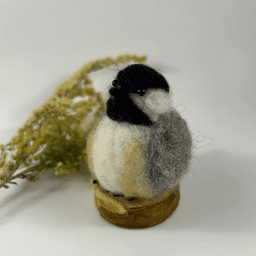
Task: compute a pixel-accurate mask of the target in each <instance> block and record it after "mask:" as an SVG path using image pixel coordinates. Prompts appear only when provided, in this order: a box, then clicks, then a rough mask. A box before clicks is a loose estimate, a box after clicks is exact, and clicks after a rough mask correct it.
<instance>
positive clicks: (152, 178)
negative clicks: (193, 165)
mask: <svg viewBox="0 0 256 256" xmlns="http://www.w3.org/2000/svg"><path fill="white" fill-rule="evenodd" d="M149 137H150V140H149V144H148V154H147V174H148V176H147V177H148V180H149V183H150V187H151V188H152V190H153V193H154V194H160V193H162V192H163V191H166V190H169V189H171V188H173V187H174V186H176V185H177V184H178V182H179V181H180V179H181V177H182V176H183V175H184V174H186V173H187V171H188V168H189V166H190V161H191V156H192V154H191V149H192V137H191V134H190V131H189V128H188V126H187V123H186V121H185V120H184V119H183V118H182V117H181V116H180V114H179V113H178V112H177V111H176V110H175V109H173V110H172V111H171V112H170V113H166V114H162V115H160V117H159V119H158V122H156V123H155V124H154V125H153V126H152V127H151V130H150V135H149Z"/></svg>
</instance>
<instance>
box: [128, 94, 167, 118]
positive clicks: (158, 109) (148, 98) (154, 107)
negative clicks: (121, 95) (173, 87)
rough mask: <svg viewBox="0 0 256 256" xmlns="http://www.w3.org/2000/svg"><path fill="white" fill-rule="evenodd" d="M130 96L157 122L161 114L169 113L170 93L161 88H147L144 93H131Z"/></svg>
mask: <svg viewBox="0 0 256 256" xmlns="http://www.w3.org/2000/svg"><path fill="white" fill-rule="evenodd" d="M130 97H131V99H132V100H133V102H134V103H135V104H136V105H137V106H138V107H139V108H140V109H141V110H142V111H143V112H144V113H145V114H147V115H148V116H149V118H150V119H151V120H152V121H154V122H157V120H158V117H159V116H160V115H161V114H164V113H169V112H170V111H171V110H172V101H171V95H170V94H169V93H168V92H166V91H163V90H162V89H148V90H147V91H146V93H145V95H143V96H140V97H138V95H137V94H135V93H131V94H130Z"/></svg>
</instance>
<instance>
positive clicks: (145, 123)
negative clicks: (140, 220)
mask: <svg viewBox="0 0 256 256" xmlns="http://www.w3.org/2000/svg"><path fill="white" fill-rule="evenodd" d="M106 105H107V106H106V111H105V112H104V113H103V114H102V116H101V118H100V119H99V121H98V123H97V125H95V127H94V129H92V131H91V133H90V135H89V137H88V141H87V156H88V165H89V168H90V171H91V172H92V175H93V177H94V178H95V180H94V183H99V184H100V185H101V186H102V187H103V188H104V189H105V190H106V191H107V192H109V193H112V194H113V195H114V196H123V197H125V198H127V199H128V200H133V199H134V197H138V198H152V197H154V196H156V195H160V194H161V193H163V192H164V191H167V190H169V189H172V188H174V187H175V186H176V185H177V184H178V183H179V181H180V178H181V177H182V176H183V175H184V174H185V173H186V172H187V171H188V168H189V165H190V160H191V149H192V138H191V134H190V131H189V129H188V126H187V123H186V121H185V120H184V119H183V118H182V117H181V116H180V114H179V113H178V112H177V111H176V110H175V109H174V108H173V106H172V101H171V93H170V87H169V85H168V83H167V81H166V79H165V78H164V77H163V76H162V75H161V74H160V73H159V72H157V71H156V70H154V69H153V68H150V67H149V66H146V65H143V64H133V65H129V66H128V67H126V68H124V69H123V70H121V71H119V72H118V74H117V76H116V78H115V80H114V81H113V82H112V86H111V88H110V89H109V99H108V101H107V104H106Z"/></svg>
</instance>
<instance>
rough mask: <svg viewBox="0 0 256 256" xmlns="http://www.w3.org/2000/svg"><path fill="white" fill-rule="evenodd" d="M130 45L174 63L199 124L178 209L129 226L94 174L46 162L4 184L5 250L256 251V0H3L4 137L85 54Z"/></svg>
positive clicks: (174, 79) (0, 113) (167, 72)
mask: <svg viewBox="0 0 256 256" xmlns="http://www.w3.org/2000/svg"><path fill="white" fill-rule="evenodd" d="M125 52H129V53H137V54H147V55H148V58H149V59H148V64H149V65H151V66H153V67H155V68H158V69H160V70H161V71H162V72H163V74H164V76H165V77H166V78H167V80H168V81H169V83H170V85H171V87H172V90H173V94H174V95H173V100H174V103H175V105H176V106H177V108H178V109H179V110H180V111H181V112H182V115H183V117H184V118H186V120H187V121H188V123H189V125H190V127H191V129H192V130H193V132H194V139H195V141H196V145H197V148H198V149H197V150H196V152H195V153H196V157H195V160H194V164H193V166H192V169H191V171H190V173H189V174H188V175H187V176H186V177H185V178H184V180H183V181H182V183H181V200H180V204H179V206H178V208H177V210H176V211H175V213H174V214H173V215H172V216H171V217H170V218H169V219H168V220H166V221H165V222H164V223H162V224H160V225H158V226H155V227H152V228H149V229H144V230H126V229H122V228H118V227H115V226H114V225H112V224H110V223H108V222H106V221H105V220H104V219H102V218H101V217H100V215H99V214H98V212H97V209H96V207H95V204H94V198H93V197H94V193H93V190H92V188H91V185H90V184H89V176H88V175H82V176H81V175H75V176H68V177H62V178H56V177H51V176H50V174H47V173H44V174H43V176H42V178H41V179H40V180H39V181H38V182H36V183H29V182H27V181H22V180H21V181H18V183H19V186H18V187H15V186H13V187H11V188H10V189H9V190H4V189H1V190H0V194H1V197H0V243H1V247H0V248H1V249H0V254H1V255H11V256H12V255H19V256H20V255H49V256H50V255H76V256H78V255H111V256H114V255H140V256H142V255H147V256H150V255H198V256H199V255H204V256H205V255H214V256H216V255H232V256H236V255H247V256H251V255H256V243H255V241H256V200H255V198H256V186H255V182H256V173H255V171H256V170H255V166H256V157H255V156H256V147H255V143H256V135H255V134H256V132H255V128H256V115H255V109H256V103H255V96H256V85H255V82H256V72H255V67H256V1H255V0H237V1H235V0H215V1H210V0H209V1H205V0H194V1H190V0H181V1H176V0H168V1H164V0H158V1H134V0H130V1H114V0H110V1H105V0H100V1H82V0H74V1H66V0H62V1H57V0H55V1H50V0H44V1H32V0H25V1H17V0H12V1H7V0H0V89H1V91H0V92H1V93H0V143H7V142H8V141H9V140H10V138H11V137H12V136H13V135H14V134H15V133H16V131H17V129H18V128H19V127H21V126H22V125H23V123H24V122H25V121H26V120H27V118H28V117H29V116H30V113H31V111H32V110H33V109H36V108H38V107H39V106H40V105H41V104H43V103H44V102H45V100H46V99H47V98H49V97H50V96H51V95H52V93H53V92H54V90H55V88H56V87H57V85H59V83H60V82H62V81H64V80H65V79H66V78H68V77H69V76H70V75H72V73H73V72H74V71H75V70H76V69H78V68H80V67H81V66H82V65H83V64H84V63H86V62H87V61H89V60H91V59H96V58H100V57H105V56H106V55H110V56H116V55H118V54H122V53H125ZM114 71H115V70H106V71H104V72H105V73H104V72H103V74H104V75H105V78H102V77H101V78H98V80H97V79H96V80H97V81H96V80H95V84H96V85H97V88H100V89H101V90H102V91H104V88H106V86H108V85H109V84H110V82H111V81H112V78H113V74H114V73H115V72H114ZM202 138H204V139H203V141H202V142H200V140H201V139H202ZM206 138H209V139H206ZM211 138H214V141H213V142H212V139H211ZM210 142H211V143H210ZM209 143H210V144H209ZM208 144H209V145H208Z"/></svg>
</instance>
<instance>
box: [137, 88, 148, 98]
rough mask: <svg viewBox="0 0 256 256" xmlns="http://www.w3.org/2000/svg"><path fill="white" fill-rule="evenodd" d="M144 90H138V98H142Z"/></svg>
mask: <svg viewBox="0 0 256 256" xmlns="http://www.w3.org/2000/svg"><path fill="white" fill-rule="evenodd" d="M145 92H146V90H145V89H144V90H138V91H137V93H138V94H139V95H140V96H143V95H144V94H145Z"/></svg>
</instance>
